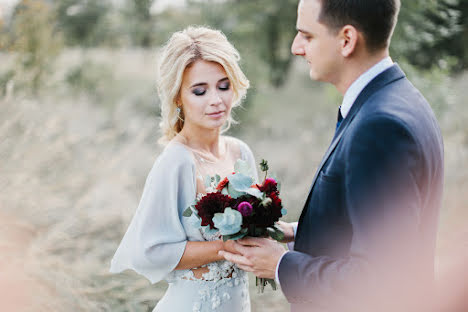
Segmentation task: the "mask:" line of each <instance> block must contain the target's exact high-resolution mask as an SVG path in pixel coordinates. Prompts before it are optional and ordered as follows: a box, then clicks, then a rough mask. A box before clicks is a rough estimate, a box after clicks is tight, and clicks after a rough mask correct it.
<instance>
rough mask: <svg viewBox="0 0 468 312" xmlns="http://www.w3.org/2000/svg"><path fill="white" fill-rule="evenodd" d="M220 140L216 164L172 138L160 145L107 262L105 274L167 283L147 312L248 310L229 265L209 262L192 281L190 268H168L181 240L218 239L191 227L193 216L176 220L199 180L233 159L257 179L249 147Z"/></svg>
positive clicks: (243, 280) (244, 289)
mask: <svg viewBox="0 0 468 312" xmlns="http://www.w3.org/2000/svg"><path fill="white" fill-rule="evenodd" d="M223 140H224V142H225V145H226V148H225V153H224V154H225V155H226V156H225V158H224V159H223V160H222V161H220V162H219V163H215V162H210V161H208V160H205V159H203V158H202V157H199V156H200V155H197V153H196V151H193V150H191V149H190V148H189V147H188V146H186V145H184V144H182V143H179V142H176V141H174V140H173V141H172V142H170V143H169V144H168V145H167V146H166V148H165V149H164V151H163V153H162V154H161V155H160V156H159V157H158V159H157V160H156V162H155V164H154V166H153V168H152V169H151V172H150V173H149V175H148V178H147V180H146V183H145V188H144V191H143V195H142V198H141V201H140V204H139V206H138V209H137V211H136V213H135V215H134V217H133V219H132V221H131V223H130V226H129V227H128V229H127V232H126V233H125V235H124V237H123V239H122V242H121V243H120V245H119V247H118V249H117V251H116V253H115V255H114V257H113V259H112V262H111V272H114V273H118V272H122V271H123V270H126V269H132V270H134V271H136V272H137V273H139V274H141V275H143V276H145V277H146V278H148V279H149V280H150V281H151V283H156V282H158V281H160V280H163V279H164V280H166V281H167V282H168V283H169V287H168V289H167V292H166V293H165V295H164V296H163V298H161V299H160V300H159V302H158V304H157V305H156V307H155V308H154V310H153V312H154V311H157V312H186V311H193V312H205V311H218V312H248V311H250V298H249V292H248V288H249V287H248V279H247V273H246V272H244V271H242V270H240V269H238V268H237V266H235V265H234V264H232V263H230V262H228V261H218V262H212V263H209V264H207V265H206V266H204V267H205V268H206V269H205V270H206V271H207V272H206V273H204V274H203V277H202V278H198V279H197V278H195V276H194V274H193V271H192V270H174V268H175V267H176V266H177V264H178V263H179V261H180V258H181V257H182V255H183V253H184V250H185V246H186V244H187V241H211V240H215V239H219V234H218V233H216V234H215V233H213V234H209V233H205V232H204V231H203V230H201V229H199V228H198V227H196V226H194V221H195V220H194V219H192V218H196V217H195V216H194V215H192V217H191V218H186V217H183V216H182V213H183V211H184V210H185V209H186V208H187V207H189V206H190V205H192V204H193V203H194V200H195V198H196V196H197V195H196V194H199V192H200V189H201V188H203V187H202V186H201V185H203V176H204V175H205V174H209V175H213V174H216V173H218V174H220V175H221V176H225V175H227V174H229V173H231V172H232V171H233V170H234V163H235V160H236V157H237V158H241V159H243V160H245V161H247V162H248V163H249V165H250V167H251V168H253V170H252V176H253V177H254V178H255V180H257V174H256V170H255V168H256V165H255V160H254V157H253V155H252V152H251V151H250V149H249V147H248V146H247V145H246V144H245V143H243V142H242V141H240V140H237V139H234V138H228V137H223ZM236 149H237V153H236V152H235V150H236ZM233 151H234V152H233ZM236 155H237V156H236ZM227 164H229V165H227Z"/></svg>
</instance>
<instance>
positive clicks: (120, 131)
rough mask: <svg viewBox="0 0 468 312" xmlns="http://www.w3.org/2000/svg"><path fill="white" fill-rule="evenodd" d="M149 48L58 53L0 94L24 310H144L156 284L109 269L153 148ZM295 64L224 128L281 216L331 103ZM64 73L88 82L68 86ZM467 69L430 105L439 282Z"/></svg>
mask: <svg viewBox="0 0 468 312" xmlns="http://www.w3.org/2000/svg"><path fill="white" fill-rule="evenodd" d="M155 56H156V55H155V54H154V53H153V52H148V51H141V50H138V51H102V50H94V51H91V50H89V51H79V50H75V51H66V52H65V53H64V54H63V55H62V56H61V57H60V58H59V59H58V60H57V64H56V68H57V70H56V71H55V75H54V77H53V78H51V80H50V82H48V83H46V84H45V85H44V88H43V90H42V92H41V95H40V96H38V97H31V96H29V95H27V93H25V92H22V91H21V90H17V89H15V86H14V85H10V86H9V91H8V92H7V94H6V95H5V96H4V97H3V99H2V100H0V120H1V122H0V140H1V144H0V172H1V175H0V189H1V190H2V191H1V192H0V209H1V212H2V213H5V214H8V215H9V216H13V217H14V218H15V219H16V220H20V221H21V222H22V223H24V224H27V226H29V227H30V230H28V231H30V233H32V234H31V235H30V236H29V237H30V239H29V240H28V241H27V242H24V245H26V246H22V247H21V248H20V249H21V253H20V256H19V257H21V258H22V259H21V260H22V262H23V263H24V264H25V265H26V267H27V274H28V276H29V277H31V278H32V279H33V280H34V281H36V282H37V284H38V286H37V287H38V290H37V292H36V294H35V295H34V294H33V295H32V298H33V299H34V300H33V303H32V304H31V305H30V308H29V310H30V311H151V309H152V307H154V305H155V303H156V302H157V300H158V299H159V298H160V297H161V296H162V295H163V293H164V291H165V289H166V287H167V285H166V284H165V283H164V282H161V283H158V284H156V285H154V286H151V285H150V284H149V283H148V282H147V281H146V280H145V279H143V278H141V277H139V276H137V275H136V274H134V273H131V272H126V273H124V274H120V275H110V274H109V273H108V268H109V262H110V259H111V257H112V255H113V253H114V251H115V249H116V247H117V245H118V243H119V241H120V239H121V237H122V235H123V233H124V231H125V230H126V227H127V225H128V222H129V220H130V218H131V217H132V215H133V213H134V211H135V208H136V207H137V204H138V200H139V196H140V194H141V191H142V188H143V184H144V181H145V178H146V174H147V173H148V171H149V169H150V167H151V166H152V163H153V161H154V160H155V158H156V157H157V155H158V154H159V153H160V151H161V147H159V146H158V145H157V144H156V141H157V109H156V105H157V98H156V94H155V91H154V90H155V89H154V76H155V73H154V70H155ZM1 57H2V60H7V57H6V56H5V55H2V56H1ZM303 67H304V64H303V63H301V62H298V63H297V64H296V68H295V69H294V71H293V74H292V75H291V76H290V77H289V79H288V84H287V85H286V87H285V88H283V89H280V90H274V89H271V88H269V87H265V86H254V87H256V98H255V101H253V106H251V107H248V108H246V109H245V111H241V112H238V114H239V117H240V118H241V119H242V123H241V125H240V126H237V127H236V128H234V129H233V133H234V135H236V136H238V137H239V138H241V139H243V140H244V141H246V142H247V143H248V144H249V145H250V146H251V147H252V149H253V150H254V154H255V155H256V156H257V158H258V159H261V158H266V159H268V160H269V162H270V166H271V168H273V171H275V172H276V174H277V176H278V177H279V178H280V179H281V180H282V197H283V199H284V203H285V206H286V208H288V210H289V214H288V216H287V217H286V220H288V221H293V220H297V218H298V216H299V214H300V210H301V209H302V204H303V201H304V199H305V196H306V194H307V192H308V188H309V184H310V182H311V179H312V177H313V174H314V171H315V169H316V167H317V165H318V163H319V162H320V160H321V157H322V155H323V153H324V151H325V149H326V147H327V145H328V143H329V141H330V139H331V136H332V132H333V124H332V123H331V122H330V120H333V118H335V114H336V109H337V107H338V105H339V102H340V98H339V97H338V96H337V95H336V93H335V92H334V91H332V89H331V88H329V87H327V86H325V85H322V84H317V83H312V82H311V81H310V80H309V79H308V77H307V72H305V71H304V70H303ZM93 70H94V72H93ZM71 73H72V74H73V75H72V74H71ZM67 77H68V78H67ZM70 77H75V78H76V77H78V78H76V79H78V81H80V83H84V84H82V85H81V86H87V87H86V88H91V89H86V88H85V89H83V87H80V85H78V87H77V85H76V81H77V80H73V79H72V80H71V82H70ZM467 78H468V76H466V75H465V76H462V77H458V78H456V79H454V80H453V81H451V82H450V84H448V85H447V86H448V88H449V89H447V92H448V93H450V96H451V97H452V98H453V100H451V101H449V102H448V104H447V105H446V106H445V108H444V111H443V113H441V114H440V121H441V125H442V128H443V132H444V138H445V145H446V192H445V198H444V208H443V211H442V213H441V223H440V236H439V246H438V260H439V261H438V272H439V274H440V276H442V277H444V278H445V277H447V278H445V280H449V278H448V276H452V275H453V274H454V273H453V272H458V270H459V265H460V264H459V262H460V259H464V258H462V255H464V256H468V253H467V252H468V246H466V243H467V242H468V235H467V234H468V233H467V231H466V229H467V228H468V227H467V226H466V221H465V220H466V217H468V215H467V214H468V213H467V212H466V211H465V209H463V208H465V206H466V205H465V202H466V200H467V199H468V198H467V197H468V195H467V193H466V190H467V189H468V188H467V186H468V173H467V170H466V166H467V165H468V126H466V124H467V121H468V108H466V107H464V100H463V99H464V98H465V97H466V95H467V94H466V91H465V87H464V86H466V85H467V82H468V79H467ZM67 79H68V80H67ZM67 81H68V84H67ZM70 83H72V85H70ZM73 83H75V85H73ZM419 83H421V84H424V83H425V82H424V80H422V81H421V82H419ZM422 87H424V85H422ZM429 100H430V99H429ZM335 103H336V104H335ZM0 224H1V223H0ZM463 244H465V245H463ZM455 252H456V253H455ZM465 259H466V258H465ZM460 273H463V272H460ZM459 276H460V274H458V273H457V274H455V277H451V279H453V278H455V279H458V278H459ZM465 276H466V275H465ZM251 284H253V283H251ZM452 284H453V283H452ZM454 292H455V291H454ZM251 294H252V296H251V297H252V306H253V311H287V310H288V304H287V302H286V300H285V299H284V298H283V297H282V295H281V292H280V291H277V292H271V291H267V292H266V293H265V294H262V295H259V294H256V292H255V288H254V287H252V289H251Z"/></svg>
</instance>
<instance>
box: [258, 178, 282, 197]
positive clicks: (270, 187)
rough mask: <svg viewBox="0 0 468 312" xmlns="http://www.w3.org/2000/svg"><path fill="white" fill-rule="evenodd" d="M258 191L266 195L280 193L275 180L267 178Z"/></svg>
mask: <svg viewBox="0 0 468 312" xmlns="http://www.w3.org/2000/svg"><path fill="white" fill-rule="evenodd" d="M258 189H259V190H260V191H262V192H265V193H267V194H268V193H271V192H277V191H278V183H276V180H275V179H272V178H267V179H265V181H264V182H263V184H262V185H259V187H258Z"/></svg>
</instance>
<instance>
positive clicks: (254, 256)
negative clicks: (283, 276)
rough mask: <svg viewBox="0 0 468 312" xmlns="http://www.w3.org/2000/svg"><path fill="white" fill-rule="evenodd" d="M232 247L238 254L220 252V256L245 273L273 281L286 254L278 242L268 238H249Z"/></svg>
mask: <svg viewBox="0 0 468 312" xmlns="http://www.w3.org/2000/svg"><path fill="white" fill-rule="evenodd" d="M232 247H234V249H235V250H236V251H237V254H236V253H231V252H228V251H220V252H219V255H221V256H223V257H224V259H226V260H228V261H231V262H233V263H235V264H237V266H238V267H239V268H240V269H242V270H244V271H247V272H252V273H253V274H255V275H256V276H258V277H263V278H271V279H274V278H275V274H276V266H277V264H278V261H279V259H280V258H281V256H282V255H283V254H284V253H285V252H286V251H285V250H284V248H283V246H281V245H280V244H279V243H278V242H276V241H274V240H272V239H268V238H257V237H247V238H243V239H240V240H238V241H235V242H233V244H232Z"/></svg>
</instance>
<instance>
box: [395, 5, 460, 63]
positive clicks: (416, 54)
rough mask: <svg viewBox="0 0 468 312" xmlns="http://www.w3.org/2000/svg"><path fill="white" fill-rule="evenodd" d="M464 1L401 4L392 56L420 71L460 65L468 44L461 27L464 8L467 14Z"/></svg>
mask: <svg viewBox="0 0 468 312" xmlns="http://www.w3.org/2000/svg"><path fill="white" fill-rule="evenodd" d="M463 2H464V3H465V4H462V1H460V0H412V1H402V8H401V11H400V16H399V22H398V24H397V27H396V29H395V34H394V38H393V41H392V45H391V54H392V55H393V56H395V57H396V58H397V59H398V58H404V59H406V60H407V61H408V62H409V63H410V64H411V65H413V66H415V67H416V68H418V69H421V70H427V69H431V68H432V67H433V66H439V67H443V68H444V69H448V70H450V71H451V70H454V65H456V64H460V63H459V59H461V58H463V55H464V54H465V53H466V44H467V43H468V38H467V37H466V36H463V35H462V34H463V33H462V27H461V26H462V21H461V16H462V9H463V7H465V8H464V9H465V11H466V1H463ZM465 16H466V12H465ZM465 23H466V22H465ZM465 25H466V24H465ZM465 31H466V30H465ZM458 44H459V46H458V47H457V45H458Z"/></svg>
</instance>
